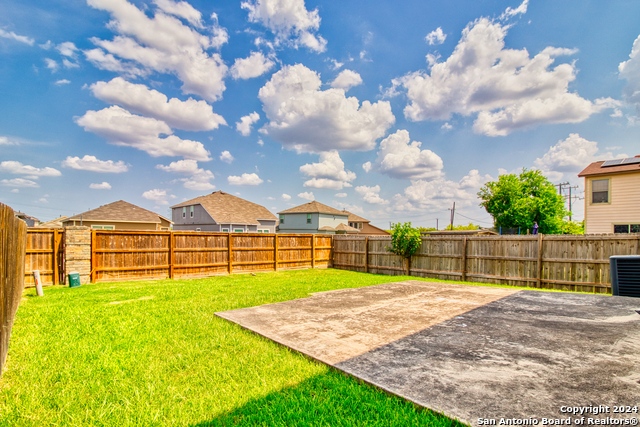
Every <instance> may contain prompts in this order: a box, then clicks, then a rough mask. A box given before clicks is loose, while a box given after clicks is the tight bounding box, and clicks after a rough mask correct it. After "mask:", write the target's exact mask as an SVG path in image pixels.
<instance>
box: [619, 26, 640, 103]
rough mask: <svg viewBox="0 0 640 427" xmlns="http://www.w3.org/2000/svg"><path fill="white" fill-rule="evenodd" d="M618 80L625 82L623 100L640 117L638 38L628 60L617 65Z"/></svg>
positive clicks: (639, 49) (639, 51)
mask: <svg viewBox="0 0 640 427" xmlns="http://www.w3.org/2000/svg"><path fill="white" fill-rule="evenodd" d="M618 72H619V73H620V78H622V79H624V80H626V81H627V84H626V86H625V88H624V92H623V94H624V98H625V100H626V101H627V102H628V103H630V104H632V105H635V107H636V112H637V114H638V116H640V36H638V37H637V38H636V40H635V41H634V42H633V46H632V48H631V53H630V54H629V59H628V60H626V61H624V62H621V63H620V65H618Z"/></svg>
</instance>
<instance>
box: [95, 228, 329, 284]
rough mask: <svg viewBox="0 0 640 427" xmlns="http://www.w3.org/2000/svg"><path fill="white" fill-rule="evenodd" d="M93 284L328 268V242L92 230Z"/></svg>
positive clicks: (248, 235)
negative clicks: (113, 281)
mask: <svg viewBox="0 0 640 427" xmlns="http://www.w3.org/2000/svg"><path fill="white" fill-rule="evenodd" d="M92 235H93V236H94V237H93V239H94V242H93V245H92V273H93V276H92V277H93V280H94V281H106V280H131V279H137V278H140V279H159V278H166V277H170V278H186V277H204V276H211V275H217V274H232V273H243V272H245V273H246V272H252V271H275V270H277V269H296V268H310V267H327V266H328V265H329V263H330V262H331V257H330V256H331V250H332V247H333V245H332V238H331V236H329V237H328V238H327V236H321V237H315V236H314V235H311V234H285V235H280V234H264V233H213V232H185V231H174V232H169V231H157V232H156V231H145V232H135V231H126V232H125V231H122V232H119V231H117V230H115V231H114V230H94V231H93V232H92Z"/></svg>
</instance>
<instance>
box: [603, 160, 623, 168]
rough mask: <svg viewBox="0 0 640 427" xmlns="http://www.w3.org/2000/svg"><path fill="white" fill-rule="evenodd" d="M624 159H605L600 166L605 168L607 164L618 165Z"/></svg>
mask: <svg viewBox="0 0 640 427" xmlns="http://www.w3.org/2000/svg"><path fill="white" fill-rule="evenodd" d="M624 160H625V159H614V160H607V161H606V162H604V163H603V164H602V167H603V168H606V167H608V166H619V165H620V164H622V162H623V161H624Z"/></svg>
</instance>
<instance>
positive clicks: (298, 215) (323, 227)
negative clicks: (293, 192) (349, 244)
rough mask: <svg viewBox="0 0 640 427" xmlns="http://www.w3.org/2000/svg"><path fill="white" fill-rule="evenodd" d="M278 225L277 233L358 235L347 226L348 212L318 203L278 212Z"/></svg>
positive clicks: (356, 231)
mask: <svg viewBox="0 0 640 427" xmlns="http://www.w3.org/2000/svg"><path fill="white" fill-rule="evenodd" d="M278 215H279V216H280V225H278V233H321V234H345V233H358V232H359V230H358V229H356V228H353V227H350V226H349V212H346V211H340V210H338V209H335V208H332V207H331V206H327V205H324V204H322V203H320V202H316V201H315V200H314V201H313V202H309V203H305V204H303V205H300V206H296V207H293V208H291V209H287V210H284V211H282V212H278Z"/></svg>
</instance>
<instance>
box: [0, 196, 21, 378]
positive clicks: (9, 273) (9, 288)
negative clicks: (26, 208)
mask: <svg viewBox="0 0 640 427" xmlns="http://www.w3.org/2000/svg"><path fill="white" fill-rule="evenodd" d="M26 252H27V224H26V223H25V222H24V221H21V220H19V219H17V218H16V217H15V213H14V211H13V209H11V208H10V207H9V206H7V205H4V204H2V203H0V375H2V371H3V368H4V365H5V362H6V359H7V352H8V351H9V340H10V338H11V329H12V328H13V322H14V320H15V315H16V311H17V310H18V305H19V304H20V300H21V298H22V291H23V289H24V271H25V259H26Z"/></svg>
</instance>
